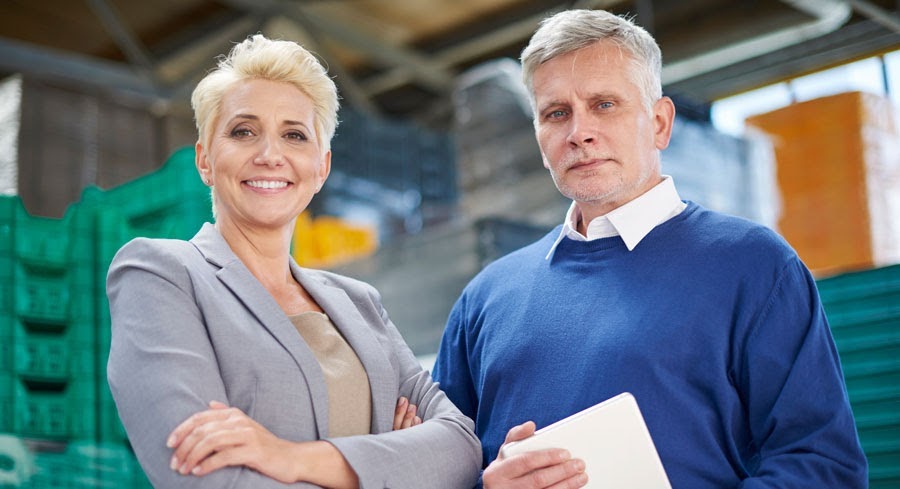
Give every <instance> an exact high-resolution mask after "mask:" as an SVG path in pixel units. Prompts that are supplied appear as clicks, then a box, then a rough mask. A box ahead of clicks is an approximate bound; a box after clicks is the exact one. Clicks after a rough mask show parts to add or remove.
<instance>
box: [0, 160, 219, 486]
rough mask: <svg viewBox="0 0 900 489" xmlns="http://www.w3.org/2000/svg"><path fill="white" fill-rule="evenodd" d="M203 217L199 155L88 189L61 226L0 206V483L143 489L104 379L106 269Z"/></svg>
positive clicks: (11, 200) (191, 228)
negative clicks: (148, 240)
mask: <svg viewBox="0 0 900 489" xmlns="http://www.w3.org/2000/svg"><path fill="white" fill-rule="evenodd" d="M208 220H211V207H210V201H209V189H208V188H207V187H206V186H204V185H203V184H202V182H200V179H199V177H198V176H197V173H196V169H195V168H194V152H193V149H192V148H186V149H184V150H182V151H179V152H176V153H175V154H173V155H172V157H171V158H170V159H169V160H168V162H167V163H166V164H165V165H164V166H163V168H162V169H160V170H159V171H157V172H155V173H153V174H150V175H147V176H146V177H143V178H141V179H138V180H134V181H132V182H129V183H128V184H125V185H122V186H119V187H115V188H113V189H110V190H108V191H102V190H99V189H96V188H89V189H86V190H85V191H84V193H83V195H82V199H81V201H80V202H78V203H76V204H73V205H72V206H70V208H69V209H68V211H67V213H66V214H65V216H64V217H63V218H61V219H51V218H43V217H36V216H31V215H29V214H28V213H27V212H26V211H25V209H24V207H23V205H22V202H21V200H20V199H19V198H18V197H0V434H2V435H0V436H3V439H2V440H0V461H3V463H0V483H2V484H6V482H7V479H12V480H15V481H23V483H24V484H25V485H20V483H18V482H16V483H10V484H11V485H2V487H35V488H38V487H41V488H42V487H48V488H49V487H54V488H59V487H66V488H77V489H87V488H94V487H118V488H123V489H125V488H131V487H135V488H137V487H142V488H143V487H148V483H147V481H146V478H145V477H144V476H143V473H142V472H141V471H140V469H139V468H138V467H137V465H136V462H135V461H134V457H133V454H132V453H131V451H130V449H129V447H128V445H127V437H126V435H125V431H124V429H123V428H122V425H121V423H120V421H119V418H118V413H117V411H116V408H115V404H114V403H113V400H112V396H111V394H110V392H109V387H108V385H107V382H106V360H107V357H108V353H109V344H110V317H109V304H108V302H107V299H106V272H107V270H108V268H109V264H110V262H111V261H112V259H113V257H114V256H115V253H116V251H117V250H118V249H119V248H120V247H121V246H122V245H123V244H125V243H126V242H127V241H128V240H130V239H132V238H134V237H137V236H148V237H166V238H180V239H188V238H190V237H191V236H193V234H194V233H195V232H196V231H197V229H198V228H199V227H200V225H201V224H202V223H203V222H204V221H208ZM23 443H24V445H23ZM26 445H27V447H26V448H27V450H23V449H22V446H26ZM23 453H25V454H29V453H30V455H28V456H27V457H25V456H23V455H22V454H23ZM21 467H25V468H24V469H22V468H21ZM13 474H15V476H13Z"/></svg>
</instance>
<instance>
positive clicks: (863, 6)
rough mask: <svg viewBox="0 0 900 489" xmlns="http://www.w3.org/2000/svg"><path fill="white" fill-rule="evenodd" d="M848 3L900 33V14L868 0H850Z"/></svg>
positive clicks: (854, 8) (873, 19)
mask: <svg viewBox="0 0 900 489" xmlns="http://www.w3.org/2000/svg"><path fill="white" fill-rule="evenodd" d="M847 3H849V4H850V6H851V7H853V10H856V11H857V12H859V13H860V14H862V15H864V16H866V17H868V18H870V19H872V21H873V22H876V23H878V24H880V25H882V26H884V27H887V28H888V29H890V30H892V31H894V32H896V33H898V34H900V16H897V15H895V14H893V13H891V12H889V11H887V10H884V9H882V8H881V7H879V6H878V5H875V4H873V3H872V2H868V1H866V0H849V1H848V2H847Z"/></svg>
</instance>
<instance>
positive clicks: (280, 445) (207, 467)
mask: <svg viewBox="0 0 900 489" xmlns="http://www.w3.org/2000/svg"><path fill="white" fill-rule="evenodd" d="M209 407H210V409H208V410H206V411H201V412H199V413H197V414H194V415H193V416H191V417H189V418H188V419H186V420H185V421H184V422H183V423H181V424H180V425H179V426H178V427H177V428H175V430H173V431H172V434H171V435H169V438H168V440H167V442H166V445H167V446H168V447H169V448H173V449H174V450H175V453H174V454H173V455H172V461H171V464H170V467H171V468H172V470H176V471H178V472H179V473H181V474H183V475H187V474H193V475H198V476H200V475H205V474H208V473H210V472H212V471H214V470H217V469H220V468H222V467H226V466H240V465H243V466H247V467H249V468H251V469H254V470H256V471H257V472H260V473H263V474H265V475H267V476H269V477H271V478H273V479H276V480H278V481H280V482H287V483H289V482H295V481H297V480H298V476H299V474H298V473H297V464H296V459H294V460H292V459H293V458H294V457H293V453H294V452H293V451H294V449H295V448H296V445H297V444H294V443H291V442H288V441H286V440H282V439H280V438H278V437H276V436H275V435H273V434H272V433H271V432H270V431H269V430H267V429H266V428H264V427H263V426H262V425H260V424H259V423H257V422H256V421H254V420H253V419H251V418H250V417H249V416H247V415H246V414H244V412H243V411H241V410H240V409H237V408H233V407H228V406H227V405H225V404H223V403H221V402H218V401H212V402H210V403H209Z"/></svg>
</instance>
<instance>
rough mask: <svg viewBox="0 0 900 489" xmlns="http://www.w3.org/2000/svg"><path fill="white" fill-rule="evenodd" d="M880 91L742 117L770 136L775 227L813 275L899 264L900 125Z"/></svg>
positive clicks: (837, 97) (887, 100) (844, 94)
mask: <svg viewBox="0 0 900 489" xmlns="http://www.w3.org/2000/svg"><path fill="white" fill-rule="evenodd" d="M896 116H897V110H896V108H894V106H893V105H892V103H891V101H890V100H889V99H887V98H885V97H881V96H878V95H872V94H867V93H862V92H848V93H842V94H839V95H834V96H830V97H823V98H819V99H815V100H810V101H807V102H803V103H798V104H794V105H790V106H788V107H784V108H782V109H778V110H775V111H773V112H769V113H766V114H761V115H757V116H753V117H750V118H748V119H747V123H748V125H752V126H755V127H758V128H759V129H761V130H762V131H763V132H765V133H767V134H769V135H770V136H771V137H772V138H773V142H774V146H775V159H776V161H777V174H778V186H779V187H780V190H781V197H782V214H781V219H780V220H779V222H778V231H779V232H780V233H781V234H782V235H783V236H784V237H785V239H787V241H788V242H789V243H790V244H791V246H793V247H794V248H795V249H796V250H797V252H798V254H799V255H800V258H801V259H803V261H804V262H805V263H806V265H807V266H808V267H809V268H810V269H811V270H812V271H813V273H815V274H816V275H819V276H821V275H826V274H827V275H830V274H832V273H836V272H840V271H844V270H853V269H865V268H871V267H874V266H883V265H887V264H890V263H898V262H900V127H898V124H897V122H896Z"/></svg>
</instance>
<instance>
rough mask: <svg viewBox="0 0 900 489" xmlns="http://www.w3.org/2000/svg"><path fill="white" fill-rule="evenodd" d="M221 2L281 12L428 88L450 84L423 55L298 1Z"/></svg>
mask: <svg viewBox="0 0 900 489" xmlns="http://www.w3.org/2000/svg"><path fill="white" fill-rule="evenodd" d="M225 3H227V4H228V5H231V6H232V7H234V8H238V9H242V10H246V11H251V12H252V11H256V10H259V9H272V8H276V10H278V11H280V12H281V13H282V15H285V16H287V17H289V18H292V19H295V20H297V21H299V22H301V23H311V24H313V25H315V26H316V27H317V28H318V29H319V30H320V31H321V32H322V33H324V34H326V35H328V36H330V37H331V38H333V39H334V40H335V41H337V42H339V43H341V44H345V45H347V46H349V47H352V48H353V49H354V50H356V51H358V52H360V53H361V54H363V55H364V56H366V57H367V59H368V60H370V61H373V62H375V63H376V64H379V65H381V66H382V67H386V68H394V67H398V66H403V67H405V68H406V69H409V70H410V71H411V72H412V76H413V77H414V79H416V80H417V81H418V82H419V83H421V84H422V85H423V86H425V87H426V88H428V89H430V90H433V91H435V92H437V93H447V92H448V91H449V90H450V89H451V87H452V80H453V77H454V75H455V74H454V73H453V72H450V71H448V70H446V69H444V68H442V67H440V66H438V65H437V64H435V63H434V62H432V61H430V60H428V59H427V58H426V57H425V56H424V55H422V54H420V53H418V52H416V51H414V50H412V49H408V48H405V47H402V46H396V45H393V44H390V43H387V42H385V41H384V40H382V39H378V38H376V37H373V36H370V35H367V34H365V33H363V32H360V31H359V30H358V29H354V28H353V27H351V26H347V25H344V24H342V23H340V22H336V21H334V20H333V19H331V18H328V17H326V16H323V15H319V14H317V13H316V12H313V11H312V10H311V9H309V8H307V7H305V6H303V5H301V4H299V3H295V2H288V1H284V0H225Z"/></svg>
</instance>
